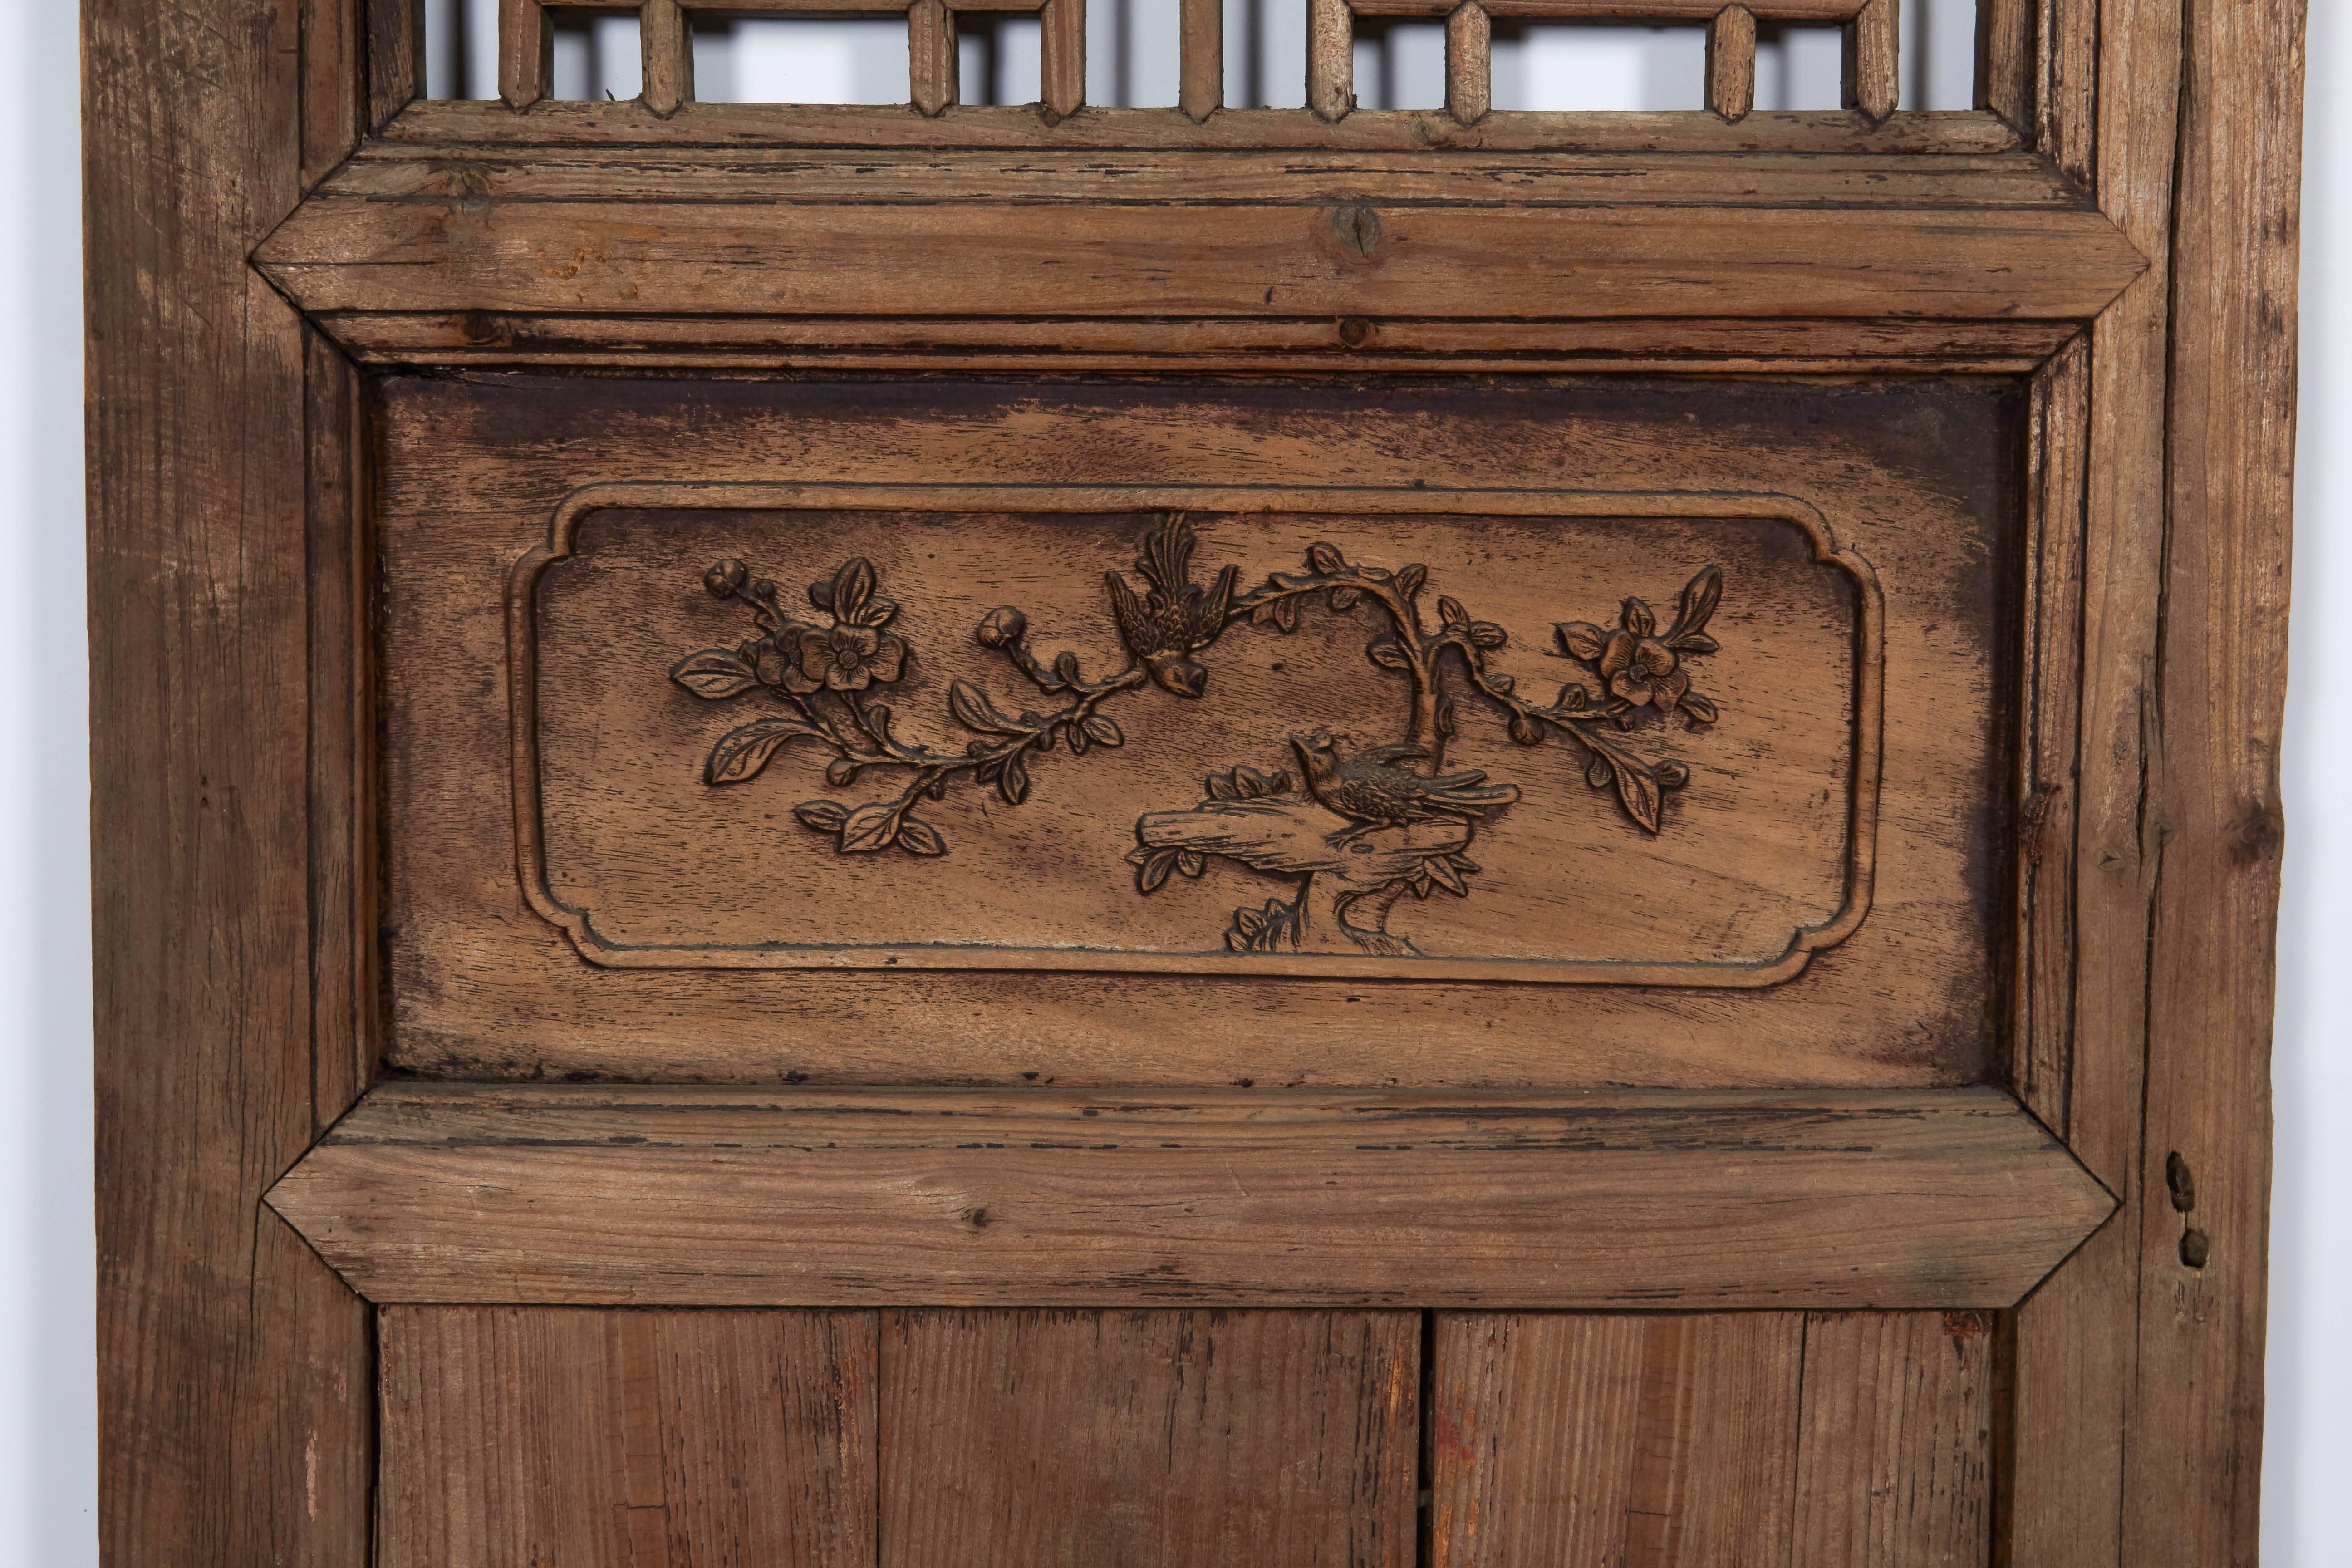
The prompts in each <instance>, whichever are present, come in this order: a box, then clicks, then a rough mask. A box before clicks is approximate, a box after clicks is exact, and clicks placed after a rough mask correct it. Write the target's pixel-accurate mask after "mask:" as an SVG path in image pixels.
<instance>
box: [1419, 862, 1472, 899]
mask: <svg viewBox="0 0 2352 1568" xmlns="http://www.w3.org/2000/svg"><path fill="white" fill-rule="evenodd" d="M1422 868H1423V870H1424V871H1426V872H1427V873H1428V874H1429V876H1430V878H1431V879H1432V880H1433V881H1434V882H1436V884H1437V885H1438V886H1439V887H1441V888H1443V889H1445V890H1446V891H1447V892H1449V893H1452V894H1453V895H1454V897H1456V898H1467V897H1469V895H1470V884H1469V883H1467V882H1465V881H1464V880H1463V879H1462V873H1461V872H1459V871H1456V870H1455V869H1454V868H1453V866H1452V865H1451V864H1450V863H1449V862H1448V860H1447V858H1446V857H1445V856H1443V855H1433V856H1431V857H1430V858H1428V859H1426V860H1424V861H1423V862H1422Z"/></svg>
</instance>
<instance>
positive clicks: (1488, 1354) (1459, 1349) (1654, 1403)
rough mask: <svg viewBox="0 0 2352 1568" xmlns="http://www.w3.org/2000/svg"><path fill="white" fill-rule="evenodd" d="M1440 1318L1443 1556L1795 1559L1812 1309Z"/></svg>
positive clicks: (1454, 1562)
mask: <svg viewBox="0 0 2352 1568" xmlns="http://www.w3.org/2000/svg"><path fill="white" fill-rule="evenodd" d="M1804 1333H1805V1319H1804V1315H1803V1314H1802V1313H1798V1312H1756V1313H1746V1314H1740V1315H1711V1316H1703V1317H1580V1316H1552V1315H1529V1316H1515V1315H1502V1314H1489V1313H1452V1312H1447V1313H1441V1314H1439V1315H1438V1317H1437V1319H1436V1321H1435V1334H1436V1344H1435V1347H1434V1357H1433V1379H1432V1384H1431V1389H1432V1392H1431V1395H1430V1404H1431V1414H1430V1436H1429V1451H1430V1505H1429V1506H1430V1514H1429V1519H1430V1552H1429V1557H1428V1561H1429V1563H1431V1565H1432V1568H1489V1565H1491V1568H1516V1565H1517V1564H1521V1563H1558V1564H1560V1565H1562V1568H1588V1565H1589V1568H1602V1565H1604V1564H1606V1565H1611V1568H1614V1565H1619V1564H1622V1565H1623V1568H1653V1565H1664V1564H1679V1563H1691V1564H1696V1563H1783V1562H1786V1561H1788V1552H1789V1547H1790V1522H1791V1521H1790V1491H1791V1488H1792V1485H1793V1483H1794V1481H1795V1479H1796V1469H1797V1451H1796V1442H1795V1437H1796V1433H1797V1430H1798V1415H1799V1382H1798V1379H1799V1370H1800V1368H1801V1365H1802V1363H1803V1341H1804Z"/></svg>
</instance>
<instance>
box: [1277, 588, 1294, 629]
mask: <svg viewBox="0 0 2352 1568" xmlns="http://www.w3.org/2000/svg"><path fill="white" fill-rule="evenodd" d="M1274 624H1275V627H1276V630H1278V631H1282V632H1295V631H1297V629H1298V597H1297V595H1295V594H1294V595H1287V596H1286V597H1284V598H1280V599H1276V601H1275V602H1274Z"/></svg>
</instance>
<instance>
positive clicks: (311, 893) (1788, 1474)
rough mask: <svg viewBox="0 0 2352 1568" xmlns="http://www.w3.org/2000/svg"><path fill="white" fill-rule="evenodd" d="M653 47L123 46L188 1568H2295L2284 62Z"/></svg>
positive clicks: (136, 985)
mask: <svg viewBox="0 0 2352 1568" xmlns="http://www.w3.org/2000/svg"><path fill="white" fill-rule="evenodd" d="M604 8H605V9H621V10H625V11H631V12H634V13H635V15H636V17H637V23H638V27H639V31H640V36H641V37H642V40H643V50H644V58H643V79H644V83H645V89H644V93H643V96H642V98H641V99H640V100H637V101H634V102H625V103H620V102H594V103H588V102H567V101H558V100H553V99H551V97H550V79H549V70H550V67H549V63H548V62H549V59H550V51H549V44H548V38H549V37H550V29H551V27H552V26H554V25H555V23H556V22H557V21H559V20H561V17H560V16H558V15H557V14H556V13H554V12H552V11H550V10H547V9H544V8H542V6H541V5H539V4H537V3H536V0H509V3H508V4H507V5H505V7H504V10H503V13H502V16H501V21H500V26H501V35H500V37H501V44H500V48H501V57H500V61H501V71H502V86H503V89H504V93H505V98H504V101H501V102H439V101H430V100H425V99H424V98H423V97H422V96H421V94H420V92H419V90H418V87H419V72H418V66H417V55H418V47H419V36H418V31H417V28H418V21H417V18H418V15H419V12H418V10H417V8H416V7H415V5H414V4H413V3H412V0H191V3H190V4H186V5H177V6H169V7H166V6H153V5H146V4H143V3H142V0H92V4H91V5H89V8H88V12H87V41H88V49H87V60H88V71H89V78H88V80H89V126H88V143H89V174H90V181H91V207H90V211H91V220H90V233H89V238H90V267H91V307H90V309H91V329H90V340H89V341H90V354H91V369H90V377H91V380H90V384H91V396H92V404H91V418H92V426H91V428H92V434H93V453H94V458H93V468H92V497H93V504H92V528H93V552H94V553H93V563H92V579H91V580H92V584H93V589H92V593H93V613H94V616H96V622H97V636H96V637H95V638H94V643H95V647H96V650H97V651H96V655H95V658H96V679H95V681H94V685H93V690H94V692H95V693H96V703H97V710H96V712H97V724H98V732H99V753H98V762H99V791H100V795H99V816H100V823H101V825H102V826H101V828H100V836H99V842H98V865H99V887H100V999H101V1000H100V1008H101V1015H100V1039H101V1042H102V1044H101V1058H102V1066H101V1110H102V1123H103V1139H104V1142H103V1149H102V1171H103V1173H104V1176H103V1179H104V1182H105V1202H104V1204H103V1205H102V1214H103V1220H102V1224H103V1231H104V1234H103V1255H104V1257H105V1258H106V1269H107V1273H106V1283H105V1290H106V1295H105V1299H106V1301H107V1310H108V1314H109V1315H108V1319H107V1323H106V1339H105V1363H104V1396H105V1406H106V1420H107V1443H108V1456H107V1467H106V1481H107V1489H106V1500H105V1510H106V1512H105V1528H106V1532H107V1541H108V1543H109V1549H110V1553H111V1558H112V1561H114V1562H116V1563H122V1564H131V1563H156V1564H163V1563H172V1564H183V1563H236V1564H251V1563H303V1564H334V1565H352V1568H356V1565H359V1564H362V1563H371V1562H373V1563H377V1564H380V1565H382V1568H461V1565H463V1568H474V1565H479V1568H509V1565H511V1568H524V1565H550V1568H585V1565H602V1564H620V1563H631V1564H645V1563H669V1564H695V1565H698V1568H702V1565H718V1564H747V1565H748V1564H758V1565H769V1564H809V1565H819V1564H822V1565H825V1568H845V1565H849V1564H890V1565H893V1568H908V1565H913V1564H941V1565H946V1564H981V1563H1002V1564H1021V1565H1024V1568H1025V1565H1032V1564H1048V1563H1067V1564H1078V1565H1085V1568H1095V1565H1110V1564H1120V1565H1125V1564H1168V1565H1178V1564H1183V1565H1193V1564H1201V1565H1205V1564H1267V1565H1290V1564H1309V1563H1318V1564H1319V1563H1329V1564H1341V1563H1344V1564H1363V1565H1370V1564H1385V1565H1400V1564H1412V1563H1426V1564H1433V1565H1435V1564H1445V1565H1449V1568H1462V1565H1468V1564H1481V1565H1537V1564H1541V1565H1553V1564H1559V1565H1583V1564H1591V1565H1595V1568H1599V1565H1603V1564H1608V1565H1616V1564H1651V1563H1675V1564H1742V1565H1750V1568H1754V1565H1763V1564H1771V1565H1774V1568H1781V1565H1788V1568H1797V1565H1804V1568H1820V1565H1826V1564H1903V1565H1910V1564H1960V1563H1968V1564H1990V1563H2008V1564H2020V1565H2022V1564H2035V1565H2078V1564H2081V1565H2087V1564H2092V1563H2098V1564H2106V1565H2117V1564H2132V1565H2134V1568H2138V1565H2146V1564H2167V1563H2177V1564H2184V1565H2186V1564H2196V1565H2210V1564H2214V1563H2225V1562H2249V1561H2251V1560H2252V1554H2253V1542H2254V1529H2253V1510H2254V1498H2255V1495H2256V1490H2255V1489H2256V1460H2257V1458H2258V1452H2257V1449H2258V1444H2257V1434H2258V1431H2259V1394H2260V1361H2261V1332H2262V1322H2263V1315H2262V1298H2263V1287H2262V1279H2263V1217H2264V1207H2265V1183H2266V1179H2267V1178H2266V1173H2267V1150H2268V1132H2267V1109H2266V1108H2267V1089H2266V1077H2265V1068H2264V1056H2265V1052H2266V1047H2267V1039H2268V1028H2269V1021H2268V1019H2269V995H2270V992H2269V985H2270V959H2269V952H2270V948H2269V934H2270V921H2271V919H2272V910H2273V900H2274V893H2275V886H2276V871H2277V857H2278V849H2279V844H2280V826H2279V819H2278V812H2277V806H2276V794H2275V782H2274V779H2273V757H2274V755H2275V740H2276V734H2277V726H2278V718H2279V704H2280V698H2281V691H2282V680H2283V668H2282V666H2283V659H2284V605H2285V587H2284V569H2285V560H2286V549H2285V541H2286V527H2287V506H2286V497H2287V475H2288V471H2289V450H2290V446H2291V431H2290V429H2289V426H2288V416H2289V412H2290V410H2291V409H2292V406H2293V402H2292V382H2293V366H2292V361H2291V357H2290V355H2291V349H2292V343H2293V321H2294V213H2295V201H2294V191H2295V178H2296V160H2295V149H2294V126H2295V125H2296V124H2297V122H2298V118H2299V114H2298V107H2297V106H2298V103H2299V93H2300V74H2301V69H2300V68H2301V57H2300V32H2299V28H2300V16H2299V10H2298V7H2297V6H2296V5H2294V4H2293V3H2292V0H2189V4H2188V5H2181V4H2179V0H2105V3H2104V4H2100V5H2093V4H2090V3H2089V0H2044V3H2042V4H2040V5H2034V4H2031V3H2029V0H1985V5H1984V7H1983V16H1982V29H1981V30H1982V37H1983V50H1982V56H1983V58H1982V60H1981V62H1980V65H1979V102H1980V105H1981V106H1980V107H1979V109H1978V110H1974V111H1971V112H1954V113H1937V114H1929V113H1914V112H1908V111H1905V112H1897V111H1896V109H1895V87H1894V84H1895V79H1896V72H1897V68H1898V62H1897V59H1896V52H1895V37H1896V28H1895V22H1896V17H1895V0H1772V3H1770V4H1762V5H1753V6H1745V7H1744V6H1742V5H1728V6H1723V7H1717V6H1716V5H1714V4H1713V0H1608V3H1606V4H1603V3H1602V0H1507V3H1506V0H1491V3H1490V0H1462V3H1460V4H1458V5H1456V4H1450V3H1449V0H1427V3H1423V0H1377V3H1374V0H1313V4H1312V5H1311V7H1310V9H1309V13H1308V16H1307V100H1308V101H1307V108H1304V109H1298V110H1255V109H1228V108H1225V107H1223V103H1222V97H1221V94H1222V83H1223V79H1224V72H1223V67H1222V65H1221V57H1220V48H1221V45H1220V27H1221V12H1220V9H1219V7H1218V5H1216V4H1214V3H1213V0H1202V3H1196V0H1183V3H1182V12H1181V19H1182V58H1181V68H1182V80H1183V89H1182V102H1181V105H1180V106H1178V107H1172V108H1166V109H1097V108H1090V107H1088V106H1087V104H1085V103H1084V102H1083V101H1082V100H1083V84H1084V81H1085V71H1084V62H1085V54H1086V14H1085V11H1084V9H1083V7H1082V6H1081V5H1079V4H1078V3H1077V0H1043V3H1042V5H1038V4H1035V3H1034V0H982V4H980V5H978V6H977V7H976V8H977V9H979V10H982V11H986V10H992V9H993V10H1013V11H1019V10H1024V9H1027V10H1033V11H1035V12H1036V13H1037V16H1038V18H1039V28H1040V37H1041V39H1042V51H1043V53H1042V62H1043V63H1042V68H1041V75H1040V83H1041V85H1040V89H1039V91H1040V101H1039V102H1037V103H1035V104H1032V105H1028V106H1024V107H1019V108H991V107H979V106H961V105H958V104H957V103H956V102H955V97H956V81H957V74H956V39H957V36H958V16H959V14H961V13H962V12H964V11H967V10H970V9H973V8H974V7H967V6H962V5H954V4H943V0H915V3H914V4H913V5H911V6H908V5H904V4H903V3H902V0H874V3H873V5H872V6H871V9H872V11H873V12H874V13H875V14H877V15H884V16H898V15H900V14H901V13H903V15H904V16H905V20H906V26H907V29H908V58H909V62H910V65H909V71H910V85H909V88H908V100H909V101H908V102H907V103H905V104H902V105H898V106H895V107H887V108H856V107H840V106H793V105H732V104H719V103H709V104H704V103H697V102H696V101H694V92H693V82H692V74H693V73H692V69H691V61H692V53H691V47H690V40H691V36H692V29H693V25H694V24H695V22H696V20H697V16H698V13H701V12H703V11H704V10H705V9H706V8H704V7H702V6H699V5H697V4H694V3H693V0H643V3H642V4H638V3H637V0H629V3H628V4H626V5H615V4H614V0H604ZM813 8H814V9H821V10H824V11H826V12H837V11H840V10H843V9H845V7H843V6H842V5H836V4H834V3H832V0H826V3H825V4H824V5H818V6H812V5H803V4H802V3H801V0H727V3H726V4H725V5H723V6H715V7H712V8H710V9H714V10H725V11H728V12H747V11H748V12H758V11H785V12H803V11H807V10H810V9H813ZM847 9H851V10H856V9H857V7H856V6H850V7H847ZM1592 16H1610V17H1616V18H1633V19H1648V20H1660V21H1670V22H1678V23H1688V24H1691V25H1694V26H1704V27H1705V28H1706V30H1707V39H1708V69H1707V92H1706V103H1704V104H1700V103H1694V104H1692V105H1691V106H1690V107H1689V109H1688V110H1686V111H1681V112H1672V113H1656V114H1611V113H1597V112H1596V113H1557V114H1555V113H1533V112H1518V111H1512V110H1502V109H1495V108H1492V107H1490V94H1489V86H1488V68H1489V45H1490V37H1491V35H1492V33H1493V29H1494V27H1495V26H1496V19H1498V18H1499V19H1501V20H1502V21H1503V22H1506V23H1510V22H1514V21H1524V20H1526V19H1528V18H1535V19H1551V20H1561V19H1568V20H1573V19H1580V18H1588V17H1592ZM1395 17H1404V18H1408V19H1410V18H1422V19H1425V20H1428V21H1432V22H1442V23H1443V26H1444V37H1445V47H1446V51H1447V52H1446V61H1447V65H1446V71H1447V76H1446V80H1447V83H1448V94H1447V98H1448V101H1447V103H1446V106H1445V107H1444V109H1442V110H1426V111H1420V110H1410V111H1409V110H1381V111H1375V110H1363V109H1358V108H1356V107H1355V97H1354V94H1353V91H1352V89H1351V86H1350V70H1351V64H1350V62H1351V58H1352V55H1351V36H1352V34H1353V32H1354V30H1355V29H1356V27H1357V26H1358V25H1359V23H1360V22H1362V23H1364V24H1365V25H1366V26H1370V25H1373V24H1376V23H1379V22H1381V19H1383V18H1395ZM967 20H968V18H967ZM1759 23H1760V24H1762V25H1764V26H1767V28H1768V30H1769V27H1771V26H1775V25H1779V24H1784V23H1788V24H1795V23H1810V24H1822V25H1830V26H1839V27H1842V28H1843V37H1844V48H1845V51H1846V79H1847V89H1846V93H1847V106H1846V108H1845V109H1843V110H1835V111H1822V112H1816V113H1777V112H1775V113H1767V112H1762V111H1751V94H1752V89H1753V82H1754V62H1755V58H1756V40H1757V37H1758V32H1757V29H1758V26H1759Z"/></svg>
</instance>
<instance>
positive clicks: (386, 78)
mask: <svg viewBox="0 0 2352 1568" xmlns="http://www.w3.org/2000/svg"><path fill="white" fill-rule="evenodd" d="M363 10H364V18H363V19H364V22H365V25H366V35H365V37H366V47H367V54H366V59H365V61H364V70H363V71H362V76H361V81H362V87H363V88H364V89H365V93H366V100H365V101H366V112H367V123H366V126H365V127H364V129H366V130H368V131H370V132H380V131H382V130H383V127H384V126H385V125H387V124H389V123H390V122H391V121H392V119H393V117H394V116H395V115H397V114H399V113H400V112H401V111H402V110H405V109H406V108H408V106H409V105H410V104H412V103H415V102H416V101H417V100H420V99H422V98H423V97H424V96H425V75H424V66H423V63H422V62H423V60H424V58H425V0H364V5H363Z"/></svg>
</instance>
